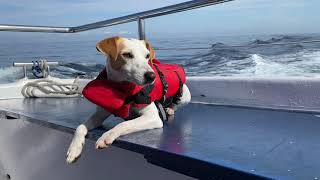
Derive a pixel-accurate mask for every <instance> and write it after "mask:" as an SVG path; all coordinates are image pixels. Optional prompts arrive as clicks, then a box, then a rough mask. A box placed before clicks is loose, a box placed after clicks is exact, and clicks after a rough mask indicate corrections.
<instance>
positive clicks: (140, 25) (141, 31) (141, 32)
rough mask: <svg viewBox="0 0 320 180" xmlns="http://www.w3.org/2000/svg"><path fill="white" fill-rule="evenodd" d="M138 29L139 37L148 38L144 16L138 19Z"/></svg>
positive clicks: (141, 38)
mask: <svg viewBox="0 0 320 180" xmlns="http://www.w3.org/2000/svg"><path fill="white" fill-rule="evenodd" d="M138 31H139V39H140V40H145V39H146V34H145V26H144V19H142V18H139V19H138Z"/></svg>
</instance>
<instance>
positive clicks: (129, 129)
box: [66, 37, 191, 164]
mask: <svg viewBox="0 0 320 180" xmlns="http://www.w3.org/2000/svg"><path fill="white" fill-rule="evenodd" d="M96 48H97V50H98V51H99V52H100V53H102V54H103V55H105V56H106V57H107V63H106V67H105V69H104V70H103V73H104V74H106V75H107V79H108V80H110V81H112V82H121V83H126V82H128V83H132V84H137V85H140V86H147V85H150V84H153V83H154V82H155V78H156V76H155V72H154V71H155V70H154V68H152V67H151V65H150V64H151V63H150V62H151V61H152V60H153V59H155V51H154V49H153V48H152V46H151V44H150V43H149V42H147V41H145V40H137V39H128V38H123V37H112V38H108V39H104V40H102V41H100V42H98V43H97V45H96ZM180 87H181V90H182V94H181V95H180V97H179V101H178V102H177V103H176V104H173V105H172V107H170V108H166V109H165V111H166V112H167V114H169V115H173V114H174V111H175V110H176V109H177V108H178V107H180V106H182V105H185V104H188V103H189V102H190V101H191V94H190V91H189V89H188V87H187V85H186V84H185V83H183V84H182V85H181V86H180ZM100 99H101V98H100ZM97 104H98V103H97ZM129 110H130V115H129V117H128V118H127V119H126V121H124V122H122V123H119V124H118V125H116V126H115V127H113V128H112V129H110V130H109V131H107V132H105V133H104V134H103V135H102V136H101V137H100V138H99V139H98V140H97V141H96V144H95V147H96V149H103V148H106V147H108V146H110V145H111V144H112V143H113V141H114V140H115V139H117V138H118V137H119V136H123V135H126V134H129V133H134V132H138V131H144V130H150V129H156V128H162V127H163V121H162V119H161V117H160V115H159V111H158V109H157V106H156V103H155V102H150V103H149V104H147V105H145V106H141V107H130V109H129ZM111 114H113V112H109V111H107V110H106V108H103V107H101V106H99V105H97V107H96V112H95V113H93V114H92V115H91V116H90V118H89V119H88V120H86V121H85V122H84V123H83V124H81V125H79V126H78V127H77V128H76V130H75V133H74V137H73V139H72V142H71V144H70V146H69V149H68V151H67V157H66V161H67V163H69V164H70V163H73V162H75V161H76V160H77V159H78V158H79V157H80V155H81V152H82V149H83V146H84V143H85V137H86V135H87V133H88V131H90V130H92V129H94V128H97V127H99V126H101V125H102V123H103V122H104V120H105V119H107V118H108V117H109V116H110V115H111ZM132 114H133V115H132Z"/></svg>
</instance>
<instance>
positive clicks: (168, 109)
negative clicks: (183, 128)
mask: <svg viewBox="0 0 320 180" xmlns="http://www.w3.org/2000/svg"><path fill="white" fill-rule="evenodd" d="M166 112H167V114H168V115H169V116H172V115H174V109H173V108H166Z"/></svg>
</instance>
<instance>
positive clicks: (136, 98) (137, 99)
mask: <svg viewBox="0 0 320 180" xmlns="http://www.w3.org/2000/svg"><path fill="white" fill-rule="evenodd" d="M153 88H154V84H148V85H145V86H144V87H143V88H142V89H141V90H140V91H139V92H138V93H136V94H134V95H132V96H129V97H127V99H126V100H125V104H130V103H135V104H150V103H151V97H150V93H151V91H152V90H153Z"/></svg>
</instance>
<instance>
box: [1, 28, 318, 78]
mask: <svg viewBox="0 0 320 180" xmlns="http://www.w3.org/2000/svg"><path fill="white" fill-rule="evenodd" d="M100 39H102V36H93V37H91V36H88V35H84V36H82V35H77V36H66V35H59V36H55V35H49V36H48V35H44V34H42V35H39V36H32V37H21V36H19V37H17V38H6V39H4V40H1V41H0V83H6V82H12V81H14V80H16V79H19V78H21V77H22V69H21V68H14V67H12V62H31V61H33V60H40V59H47V60H48V61H58V62H60V63H61V65H60V66H58V67H55V68H52V70H51V74H52V75H53V76H56V77H61V78H69V77H77V76H80V77H86V78H92V77H94V76H96V75H97V74H98V73H99V71H101V69H102V68H103V67H104V64H105V58H104V57H103V56H102V55H101V54H99V53H98V52H97V51H96V48H95V44H96V42H98V41H99V40H100ZM317 40H320V34H300V35H251V36H219V37H218V36H217V37H215V36H199V37H197V36H190V37H187V36H185V37H164V38H150V40H149V41H150V42H151V43H152V44H153V46H154V48H155V49H156V54H157V58H158V59H160V60H161V61H162V62H165V63H178V64H181V65H183V66H184V67H185V69H186V73H187V75H188V76H276V77H279V76H304V77H318V76H319V75H320V42H316V41H317ZM310 42H312V43H310ZM29 75H30V76H31V74H29Z"/></svg>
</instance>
